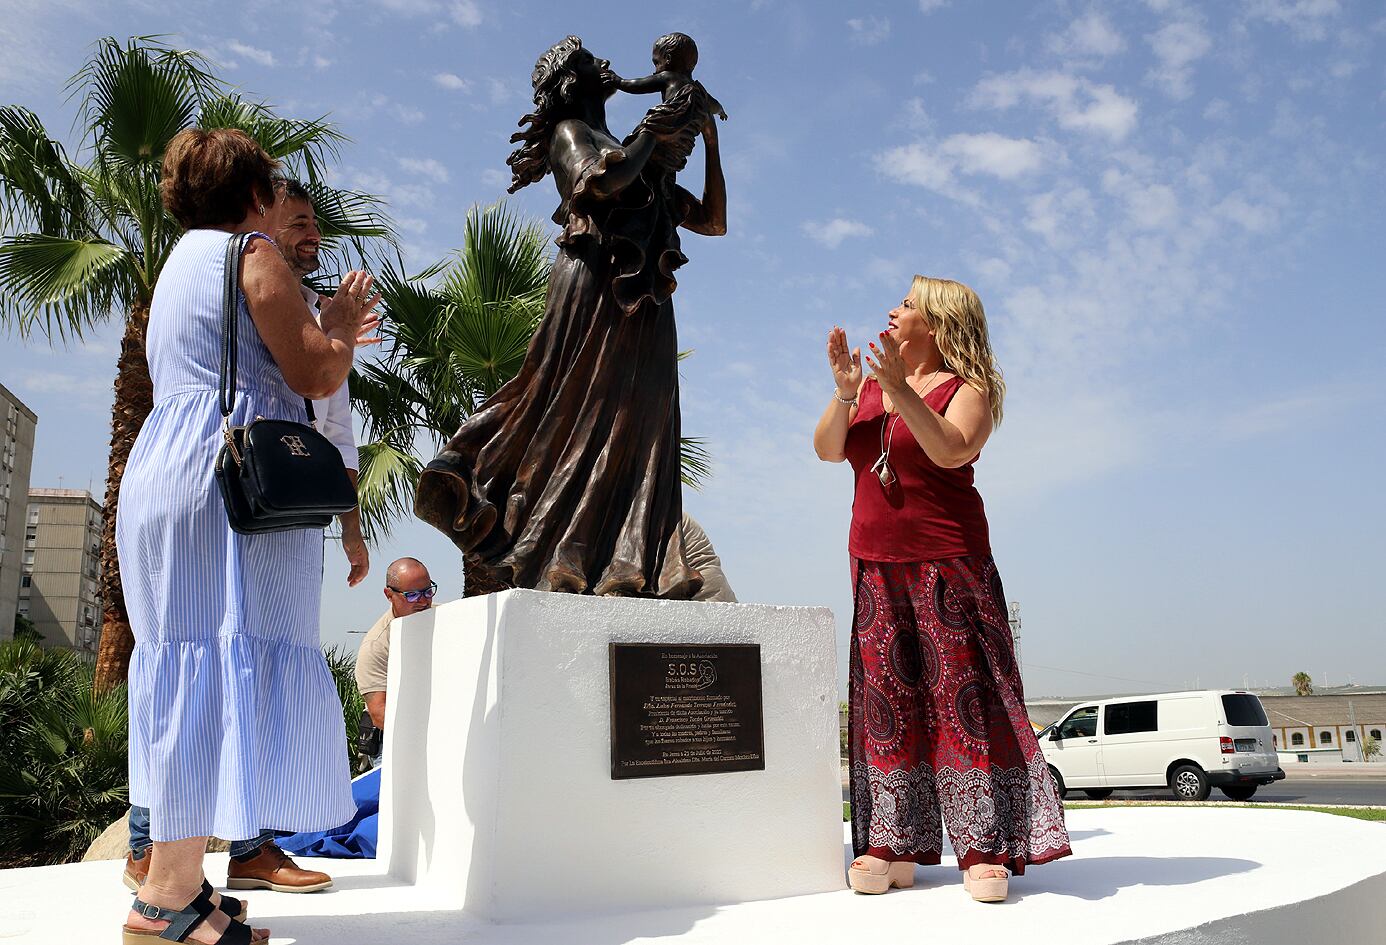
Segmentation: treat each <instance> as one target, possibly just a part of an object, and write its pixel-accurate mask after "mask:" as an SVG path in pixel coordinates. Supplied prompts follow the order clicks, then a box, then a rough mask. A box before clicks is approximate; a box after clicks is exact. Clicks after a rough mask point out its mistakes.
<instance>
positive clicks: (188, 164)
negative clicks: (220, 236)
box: [159, 128, 279, 230]
mask: <svg viewBox="0 0 1386 945" xmlns="http://www.w3.org/2000/svg"><path fill="white" fill-rule="evenodd" d="M278 168H279V162H278V161H276V160H275V159H274V158H272V157H270V156H269V155H268V154H266V153H265V152H264V149H262V148H261V147H260V146H259V145H258V144H256V143H255V139H254V138H252V137H250V135H248V134H246V133H245V132H244V131H240V130H238V129H235V128H213V129H211V130H210V131H208V130H204V129H202V128H186V129H184V130H183V131H180V132H178V134H176V135H174V136H173V140H172V141H170V142H169V143H168V149H167V150H165V151H164V165H163V179H162V180H161V181H160V182H159V193H160V196H162V197H163V201H164V208H165V209H166V210H168V212H169V213H171V214H173V218H174V219H175V220H177V221H178V222H179V223H180V224H182V225H183V228H184V229H188V230H191V229H194V228H195V227H204V226H224V225H226V224H228V223H239V222H241V220H242V219H244V217H245V212H246V207H247V206H248V205H249V204H250V203H251V202H252V201H255V200H259V201H260V202H262V203H273V201H274V185H273V182H272V179H271V178H272V175H273V174H274V172H275V171H276V170H277V169H278Z"/></svg>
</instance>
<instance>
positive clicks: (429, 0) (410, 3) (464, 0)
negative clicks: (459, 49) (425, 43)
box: [378, 0, 485, 29]
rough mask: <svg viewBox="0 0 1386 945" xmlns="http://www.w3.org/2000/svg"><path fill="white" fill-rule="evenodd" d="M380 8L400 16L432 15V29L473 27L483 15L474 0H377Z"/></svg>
mask: <svg viewBox="0 0 1386 945" xmlns="http://www.w3.org/2000/svg"><path fill="white" fill-rule="evenodd" d="M378 4H379V6H380V8H381V9H384V10H388V11H389V12H391V13H397V14H399V15H400V16H416V17H425V16H427V17H434V18H435V19H436V22H435V23H434V24H433V28H434V29H447V28H448V27H449V26H454V25H455V26H461V27H464V28H466V29H475V28H476V27H477V26H480V25H481V23H482V21H483V20H484V19H485V17H484V16H483V15H482V12H481V7H480V6H479V5H478V4H477V3H476V2H475V0H450V2H444V0H378Z"/></svg>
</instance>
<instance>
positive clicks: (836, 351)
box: [828, 328, 861, 400]
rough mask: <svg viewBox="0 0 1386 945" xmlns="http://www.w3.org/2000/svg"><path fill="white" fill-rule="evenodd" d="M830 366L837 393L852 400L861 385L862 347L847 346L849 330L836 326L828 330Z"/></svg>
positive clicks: (844, 398) (845, 398)
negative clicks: (850, 347) (849, 347)
mask: <svg viewBox="0 0 1386 945" xmlns="http://www.w3.org/2000/svg"><path fill="white" fill-rule="evenodd" d="M828 366H829V367H830V368H832V372H833V383H834V384H836V385H837V395H838V396H839V397H841V398H842V399H843V400H852V399H854V398H855V397H856V396H857V390H858V388H860V387H861V349H860V348H852V349H850V350H849V349H848V347H847V332H845V331H843V330H842V329H841V328H834V329H833V330H832V331H830V332H828Z"/></svg>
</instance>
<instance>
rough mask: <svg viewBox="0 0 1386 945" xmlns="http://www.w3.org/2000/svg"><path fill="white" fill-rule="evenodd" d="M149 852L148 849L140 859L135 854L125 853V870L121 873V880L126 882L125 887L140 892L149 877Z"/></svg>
mask: <svg viewBox="0 0 1386 945" xmlns="http://www.w3.org/2000/svg"><path fill="white" fill-rule="evenodd" d="M149 860H150V856H149V853H148V852H147V851H146V852H145V854H144V856H143V857H141V858H140V859H138V860H137V859H135V854H133V853H127V854H125V872H124V873H122V874H121V877H120V881H121V882H122V883H124V884H125V888H126V889H129V890H130V891H131V892H139V891H140V887H141V886H143V885H144V881H145V880H146V879H148V878H149Z"/></svg>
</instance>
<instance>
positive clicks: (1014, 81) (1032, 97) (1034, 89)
mask: <svg viewBox="0 0 1386 945" xmlns="http://www.w3.org/2000/svg"><path fill="white" fill-rule="evenodd" d="M969 100H970V101H971V103H972V104H973V105H975V106H980V107H987V108H1000V109H1006V108H1011V107H1012V106H1014V105H1016V104H1018V103H1019V102H1021V101H1023V100H1028V101H1032V102H1037V103H1039V104H1041V105H1043V106H1045V107H1046V108H1047V109H1048V110H1049V111H1050V112H1051V113H1052V114H1053V115H1054V117H1055V118H1056V119H1057V121H1058V123H1059V127H1061V128H1066V129H1069V130H1071V131H1083V132H1091V133H1096V134H1101V135H1104V136H1106V137H1108V138H1110V139H1111V140H1113V141H1120V140H1122V139H1123V138H1125V137H1126V136H1127V135H1128V134H1130V133H1131V130H1132V129H1133V128H1134V127H1135V126H1136V113H1137V110H1138V109H1137V105H1136V103H1135V101H1134V100H1132V99H1129V98H1126V97H1125V96H1123V95H1121V94H1120V93H1119V92H1117V90H1116V89H1115V88H1113V87H1112V86H1110V85H1098V84H1096V83H1094V82H1090V81H1088V80H1087V79H1085V78H1082V77H1081V76H1074V75H1069V74H1068V73H1064V72H1034V71H1031V70H1029V69H1022V70H1020V71H1018V72H1008V73H1004V74H1001V75H991V76H987V77H986V78H985V79H983V80H982V81H981V82H979V83H977V87H976V88H975V89H974V90H973V91H972V95H971V96H970V99H969Z"/></svg>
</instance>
